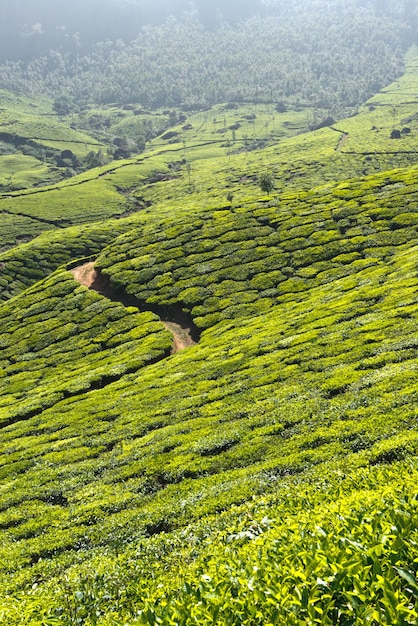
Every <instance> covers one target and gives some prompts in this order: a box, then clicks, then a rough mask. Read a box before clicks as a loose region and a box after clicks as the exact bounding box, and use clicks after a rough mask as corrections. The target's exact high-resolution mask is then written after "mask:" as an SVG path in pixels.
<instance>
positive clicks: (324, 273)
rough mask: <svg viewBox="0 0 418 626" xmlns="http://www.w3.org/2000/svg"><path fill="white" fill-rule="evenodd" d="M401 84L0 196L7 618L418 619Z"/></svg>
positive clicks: (414, 165)
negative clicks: (83, 275)
mask: <svg viewBox="0 0 418 626" xmlns="http://www.w3.org/2000/svg"><path fill="white" fill-rule="evenodd" d="M417 82H418V74H417V56H416V53H414V52H411V53H410V54H409V56H408V57H407V60H406V71H405V74H404V76H403V77H402V78H401V79H400V80H399V81H398V82H397V83H395V84H393V85H391V86H389V87H387V88H386V89H385V90H383V92H381V93H380V94H377V95H376V96H375V97H374V98H373V99H372V100H371V101H369V102H368V103H366V104H365V105H364V106H362V107H361V109H360V110H359V112H358V115H356V116H354V117H351V118H348V119H346V120H340V121H338V122H336V123H335V124H333V125H332V127H327V128H320V129H318V130H316V131H309V132H308V131H306V129H305V132H303V128H302V127H301V119H300V111H299V112H298V111H294V112H286V113H284V112H283V113H278V112H277V114H276V116H277V117H276V118H275V122H274V123H275V132H274V133H273V132H271V133H270V134H269V136H268V137H267V139H266V142H265V143H264V144H263V145H261V144H260V145H258V146H254V145H252V147H251V149H250V148H249V145H247V146H246V145H245V143H246V142H247V141H248V137H247V139H245V138H244V137H243V136H242V137H241V139H242V141H241V142H240V143H239V144H238V140H239V139H240V136H239V135H240V133H241V131H240V129H239V128H238V129H236V130H235V131H234V132H235V134H234V136H233V137H232V134H231V137H230V141H229V142H228V144H227V145H225V144H224V143H221V142H215V139H214V136H215V134H216V133H217V130H218V128H217V125H216V124H214V122H213V120H212V119H211V118H212V117H213V116H212V114H211V113H209V114H208V113H207V112H203V113H196V114H193V115H191V116H190V120H189V124H190V125H191V127H192V128H190V127H187V128H186V130H183V127H181V126H178V127H177V126H176V127H175V130H174V131H173V132H176V133H178V135H177V136H176V137H175V138H174V139H175V143H169V141H168V140H161V139H160V138H157V139H154V140H153V141H151V142H150V145H149V148H148V150H147V151H146V152H144V153H143V154H141V155H139V156H136V157H132V158H131V159H129V160H120V161H115V162H112V163H110V164H107V165H104V166H101V167H100V168H96V169H92V170H90V171H88V172H85V173H83V174H80V175H78V176H74V177H72V178H71V179H68V180H65V181H62V182H60V183H57V184H54V185H53V186H52V187H50V188H48V187H45V188H42V190H41V189H34V188H32V189H26V190H23V191H19V192H17V191H16V192H13V193H11V194H9V196H8V197H5V196H3V197H1V198H0V232H1V237H2V250H1V252H0V271H1V273H0V324H1V326H0V327H1V334H0V372H1V374H0V538H1V541H0V588H1V592H0V594H1V597H0V623H1V624H10V625H12V626H17V625H26V624H31V625H37V626H41V625H45V626H53V625H58V624H59V625H61V624H62V625H68V626H70V625H71V626H74V625H77V624H85V625H87V626H93V625H94V626H119V625H122V624H123V625H128V624H129V625H132V626H133V625H139V624H148V625H154V624H163V625H170V624H172V625H175V624H179V625H180V624H181V625H192V624H199V625H200V624H208V625H209V624H220V625H225V626H226V625H228V626H229V625H236V626H238V625H248V626H253V625H258V624H259V625H260V626H261V625H263V626H264V625H270V624H278V625H290V626H299V625H302V624H312V625H313V624H321V625H324V626H325V625H333V624H340V625H344V626H349V625H356V626H357V625H373V626H375V625H380V624H393V625H408V624H410V625H414V624H417V623H418V579H417V571H418V551H417V542H418V537H417V528H418V524H417V519H418V518H417V512H418V510H417V505H418V493H417V487H416V485H417V479H418V464H417V459H416V455H417V451H418V430H417V417H418V409H417V407H418V385H417V374H418V265H417V254H418V159H417V155H416V150H415V146H416V139H417V133H418V126H417V120H418V116H417V115H418V114H417V111H418V108H417V107H418V99H417V96H416V93H417V89H418V84H417ZM216 111H217V113H216V115H217V118H216V119H219V117H221V119H222V116H223V115H224V114H225V116H229V117H228V121H227V122H228V123H226V124H225V127H228V124H229V122H230V121H233V120H234V119H235V121H236V120H237V119H240V120H246V122H248V124H251V120H252V119H254V118H252V117H250V118H249V119H247V118H246V117H245V115H248V116H251V115H252V114H253V113H254V110H253V109H252V108H251V106H249V107H248V109H245V106H244V105H242V108H239V107H238V108H231V107H228V106H227V105H225V106H224V108H222V107H219V108H217V109H216ZM393 111H395V113H393ZM264 114H265V115H266V116H268V115H270V114H271V112H268V111H267V108H266V109H265V111H264ZM262 115H263V113H262V112H261V111H257V113H256V116H260V117H261V116H262ZM286 115H287V116H288V118H289V119H288V120H287V121H288V122H289V124H287V125H286V124H284V123H285V122H286V119H285V116H286ZM279 116H283V117H281V118H280V120H279V119H278V117H279ZM395 116H396V125H399V126H401V124H402V125H403V126H402V127H406V126H407V125H408V128H409V132H407V133H403V135H402V136H400V137H399V138H398V139H391V137H390V134H391V130H392V129H393V125H394V117H395ZM406 119H408V122H406V121H405V120H406ZM292 120H293V122H294V127H293V129H292V130H291V131H289V128H290V122H291V121H292ZM279 121H280V125H281V127H282V128H284V129H287V131H289V132H285V131H284V130H283V132H277V129H278V127H279ZM222 122H223V120H222ZM198 124H200V126H198ZM242 125H244V121H242ZM183 126H185V125H184V123H183ZM222 126H223V124H222ZM263 127H264V125H263V124H260V126H259V129H258V130H257V131H256V132H257V134H259V133H260V132H261V131H262V129H263ZM372 127H375V129H374V130H372ZM247 130H248V129H247ZM228 132H231V133H232V131H228ZM182 133H183V134H182ZM200 133H202V135H200ZM243 134H244V133H243ZM245 134H246V135H247V131H246V132H245ZM258 138H259V137H258ZM162 141H165V143H162ZM212 142H214V143H212ZM222 142H224V138H223V139H222ZM234 142H235V143H234ZM395 146H396V148H395ZM243 147H244V148H246V149H243ZM263 172H268V173H269V174H271V176H272V179H273V182H274V186H273V189H272V190H271V193H269V194H266V193H265V192H263V191H261V189H260V187H259V177H260V175H261V173H263ZM3 233H4V239H3ZM86 261H89V262H94V266H95V270H96V273H95V281H96V282H95V283H93V285H91V287H92V288H90V289H89V288H88V287H87V286H84V285H82V284H80V283H79V282H78V281H77V280H76V278H75V276H74V274H72V273H71V272H70V271H69V270H74V269H75V268H77V267H79V266H81V265H83V263H85V262H86ZM98 285H99V286H98ZM180 318H181V320H182V323H183V324H187V325H189V326H190V328H191V329H192V331H193V332H194V333H195V335H194V336H195V339H196V344H195V345H193V346H191V347H188V348H187V349H184V350H181V351H179V352H176V353H173V351H172V344H173V341H174V339H173V336H172V334H171V333H170V332H169V331H168V330H167V327H165V326H164V324H163V323H162V321H161V320H165V319H171V320H178V319H180Z"/></svg>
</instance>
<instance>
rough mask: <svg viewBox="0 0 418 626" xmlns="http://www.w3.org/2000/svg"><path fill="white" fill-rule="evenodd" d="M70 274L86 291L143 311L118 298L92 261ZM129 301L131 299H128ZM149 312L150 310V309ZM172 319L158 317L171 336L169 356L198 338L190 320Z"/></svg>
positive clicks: (193, 343)
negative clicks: (171, 345) (95, 292)
mask: <svg viewBox="0 0 418 626" xmlns="http://www.w3.org/2000/svg"><path fill="white" fill-rule="evenodd" d="M70 272H71V274H72V275H73V276H74V278H75V280H77V281H78V282H79V283H81V284H82V285H84V286H85V287H87V288H88V289H93V290H94V291H97V292H98V293H100V294H101V295H102V296H105V297H106V298H109V299H110V300H112V301H117V302H121V303H122V304H124V305H126V304H133V306H138V308H139V309H140V310H143V307H141V306H139V305H138V303H136V302H133V301H132V302H128V301H127V299H126V298H123V297H122V296H121V297H118V294H116V293H115V292H114V291H113V290H112V288H111V287H110V285H109V280H108V278H107V277H106V276H103V275H102V274H100V272H99V271H98V270H97V269H96V268H95V266H94V261H89V262H88V263H83V265H79V266H78V267H74V268H73V269H71V270H70ZM128 298H129V296H128ZM129 300H133V299H132V298H129ZM149 310H151V308H150V309H149ZM172 317H173V319H170V320H168V319H162V318H161V316H160V318H161V322H162V324H163V325H164V327H165V328H166V329H167V330H168V331H170V333H171V334H172V335H173V347H172V350H171V354H175V353H176V352H180V350H184V349H185V348H190V347H191V346H194V345H196V344H197V339H198V337H197V334H196V333H197V329H196V328H194V327H193V323H192V322H191V320H189V321H188V320H186V319H185V316H184V315H181V314H179V313H177V315H176V314H175V313H174V314H173V316H172ZM176 318H181V319H176Z"/></svg>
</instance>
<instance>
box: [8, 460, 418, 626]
mask: <svg viewBox="0 0 418 626" xmlns="http://www.w3.org/2000/svg"><path fill="white" fill-rule="evenodd" d="M416 480H417V467H416V463H411V462H408V463H396V464H394V466H393V467H390V468H387V467H375V468H368V469H360V470H356V471H355V472H347V468H346V469H345V472H344V473H343V472H342V471H338V470H337V471H335V470H334V469H333V467H332V466H331V465H329V466H328V467H327V471H326V477H325V475H324V474H323V473H322V474H320V473H318V472H316V473H314V472H312V473H310V474H309V475H308V476H306V478H305V479H301V478H298V479H296V480H295V479H294V478H288V479H283V480H282V481H281V482H280V483H279V482H277V483H276V485H275V493H274V495H273V496H269V497H265V496H264V497H263V498H260V497H258V498H253V499H252V500H251V501H249V502H248V503H246V504H244V505H241V506H239V507H230V508H228V510H227V511H226V512H225V513H222V514H220V515H217V516H214V517H212V518H208V519H205V518H204V519H202V520H200V521H198V522H195V523H194V524H193V525H191V526H188V527H186V528H185V529H184V530H182V531H181V532H174V533H169V534H167V533H163V534H162V535H160V536H157V537H153V538H148V539H143V540H140V541H139V542H138V543H136V544H133V545H132V546H127V547H126V549H125V551H124V552H122V553H119V554H114V553H113V552H112V551H109V550H102V551H98V553H97V554H96V555H94V556H92V558H90V559H89V560H88V561H87V562H86V563H82V562H81V563H80V562H79V563H76V564H72V566H71V567H70V568H69V569H68V571H66V572H65V570H64V572H65V573H63V571H61V572H60V571H56V572H54V573H52V572H51V571H50V574H51V576H50V577H49V578H46V579H45V580H43V579H42V577H41V576H39V574H38V582H37V583H36V584H35V585H34V586H33V587H32V588H31V589H30V590H28V591H26V590H20V591H19V592H17V593H16V592H15V593H14V594H13V596H8V597H6V598H4V599H3V601H2V608H1V609H0V616H1V618H2V619H3V621H4V622H5V623H6V622H7V623H8V624H10V625H11V626H15V625H16V626H17V625H23V624H25V625H26V624H32V623H33V624H35V623H39V622H40V620H42V623H44V624H48V625H51V626H52V624H55V623H61V624H63V625H66V624H67V625H70V624H74V623H77V621H78V622H79V623H80V622H83V623H86V624H93V623H94V624H97V625H98V626H111V625H112V626H113V625H114V624H117V623H132V624H134V623H135V624H155V623H163V624H164V623H167V624H168V623H182V624H192V623H199V624H200V623H203V624H206V623H207V624H213V623H214V622H216V620H222V623H228V624H243V623H248V624H250V623H251V624H265V623H266V619H269V623H280V624H286V625H293V624H294V625H296V624H299V623H300V622H301V620H303V622H305V623H318V624H322V625H324V626H325V625H327V624H337V623H343V621H347V619H350V620H352V619H355V620H356V623H358V624H361V625H363V624H364V625H365V624H369V623H396V624H398V623H403V624H414V623H416V619H417V617H418V607H417V595H418V587H417V581H416V576H417V570H416V562H415V561H416V557H417V550H416V532H417V531H416V525H415V523H414V520H415V518H416V514H417V494H416ZM44 567H45V564H44Z"/></svg>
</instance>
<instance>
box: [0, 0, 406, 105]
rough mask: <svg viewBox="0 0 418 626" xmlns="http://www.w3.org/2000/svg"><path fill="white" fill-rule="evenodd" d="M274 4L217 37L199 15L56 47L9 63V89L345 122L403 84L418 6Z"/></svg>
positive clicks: (70, 101) (3, 76) (0, 71)
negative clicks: (325, 116) (250, 104)
mask: <svg viewBox="0 0 418 626" xmlns="http://www.w3.org/2000/svg"><path fill="white" fill-rule="evenodd" d="M87 4H88V3H87ZM271 4H272V6H271V10H270V11H267V13H268V14H267V15H263V16H261V15H258V16H254V17H252V18H250V19H247V20H244V21H240V22H239V23H238V24H236V25H231V24H230V23H228V22H225V21H221V22H220V23H218V25H217V26H216V27H215V28H213V29H207V28H205V27H204V26H203V25H202V23H201V21H199V19H198V16H197V15H196V14H194V13H190V14H189V15H187V16H185V17H183V19H175V18H174V17H172V18H170V19H168V20H167V21H166V22H165V23H163V24H161V25H159V26H154V27H151V26H147V27H144V28H143V29H142V30H141V31H140V34H139V35H138V37H137V38H136V39H135V40H134V41H133V42H132V41H131V40H130V43H124V42H123V41H121V40H120V39H118V41H116V43H112V42H111V41H106V42H105V43H99V44H97V45H96V46H95V47H94V48H93V50H92V51H91V52H89V53H87V54H83V53H82V51H80V48H79V47H78V45H77V44H78V43H79V42H78V41H73V42H72V43H73V49H71V50H70V51H68V52H63V51H62V49H61V50H60V49H57V46H50V48H52V50H51V52H50V53H49V54H47V55H45V56H41V57H39V54H36V55H34V56H35V59H34V60H33V59H28V60H27V61H26V62H22V61H16V62H14V63H11V62H9V63H5V64H3V65H2V66H1V67H0V84H1V85H3V86H4V87H5V88H7V89H13V90H20V91H22V90H23V92H24V93H26V94H27V93H47V94H50V95H52V96H53V97H57V94H61V95H62V96H66V98H67V108H68V109H74V110H77V108H78V107H79V105H80V103H88V102H96V103H97V102H100V103H114V102H117V103H119V104H128V103H136V102H140V103H141V104H142V106H145V107H150V106H152V107H156V106H157V107H159V106H183V107H186V109H187V110H190V108H193V107H195V108H197V107H199V106H200V107H201V106H202V105H213V104H216V103H219V102H227V101H234V102H235V101H238V102H240V101H256V102H265V101H268V102H276V103H277V102H280V104H281V106H282V107H283V106H284V107H286V106H289V104H292V105H295V104H297V105H298V106H301V107H304V106H312V104H314V105H315V106H318V107H326V108H328V109H329V110H331V112H332V114H333V115H335V114H339V115H341V111H342V110H344V109H345V110H347V109H348V108H353V107H355V106H357V105H358V104H360V103H361V102H363V101H364V100H365V99H367V98H368V97H370V96H371V95H372V94H373V93H376V91H378V90H379V88H381V87H383V86H384V85H385V84H387V83H389V82H390V81H392V80H394V79H395V78H396V76H397V75H398V74H399V72H400V68H401V63H402V55H403V53H404V52H405V51H406V48H407V47H408V46H409V45H410V44H411V43H412V42H415V37H416V23H415V19H414V15H415V13H414V9H415V7H414V6H412V7H411V6H410V3H408V2H405V1H404V2H396V1H394V0H392V1H389V2H386V3H385V7H384V9H383V10H381V9H380V6H378V7H375V6H374V5H373V4H372V3H369V5H368V6H364V7H362V9H361V10H359V7H358V2H357V1H356V0H349V1H348V0H344V2H340V1H339V0H333V1H332V2H329V1H328V0H326V1H325V0H321V1H319V2H312V1H311V0H307V1H305V2H303V6H301V2H300V1H299V2H297V3H294V4H292V3H288V2H278V3H271ZM377 4H378V5H380V4H381V3H377ZM243 13H244V15H245V12H243ZM237 15H239V9H238V10H237ZM32 35H33V36H34V37H35V38H36V36H37V34H36V33H32ZM131 39H133V37H132V38H131ZM81 50H82V49H81ZM266 60H267V61H266ZM61 104H62V103H61Z"/></svg>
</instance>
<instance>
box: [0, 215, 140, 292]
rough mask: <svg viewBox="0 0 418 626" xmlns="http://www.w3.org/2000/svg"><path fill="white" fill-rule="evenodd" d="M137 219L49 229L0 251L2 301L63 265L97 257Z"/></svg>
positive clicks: (130, 218) (0, 290)
mask: <svg viewBox="0 0 418 626" xmlns="http://www.w3.org/2000/svg"><path fill="white" fill-rule="evenodd" d="M11 219H13V220H14V219H15V218H11ZM16 221H17V222H18V220H16ZM136 222H137V216H130V217H128V218H124V219H120V220H106V221H103V222H100V223H93V224H86V225H83V226H73V227H70V228H65V229H63V230H61V229H60V230H55V231H48V232H47V233H44V234H42V235H40V236H39V237H36V238H35V239H33V240H32V241H30V242H28V243H27V244H24V245H20V246H17V247H15V248H13V249H11V250H7V251H6V252H3V253H0V301H4V300H8V299H9V298H11V297H13V296H15V295H17V294H19V293H21V292H22V291H23V290H25V289H27V287H30V286H31V285H33V284H34V283H36V282H37V281H38V280H41V279H43V278H46V277H47V276H48V275H49V274H51V273H52V272H54V271H55V270H56V269H57V268H58V267H60V266H61V265H66V264H69V263H70V262H71V261H74V259H83V258H86V257H92V256H93V257H94V256H96V255H97V254H98V253H99V252H100V251H101V250H102V249H103V248H104V247H105V245H106V244H108V243H110V242H111V241H112V240H113V239H114V238H115V237H117V236H118V235H120V234H122V233H124V232H126V231H127V230H129V229H130V228H132V226H133V225H134V224H135V223H136ZM18 228H19V226H18ZM81 262H82V261H80V263H81Z"/></svg>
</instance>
